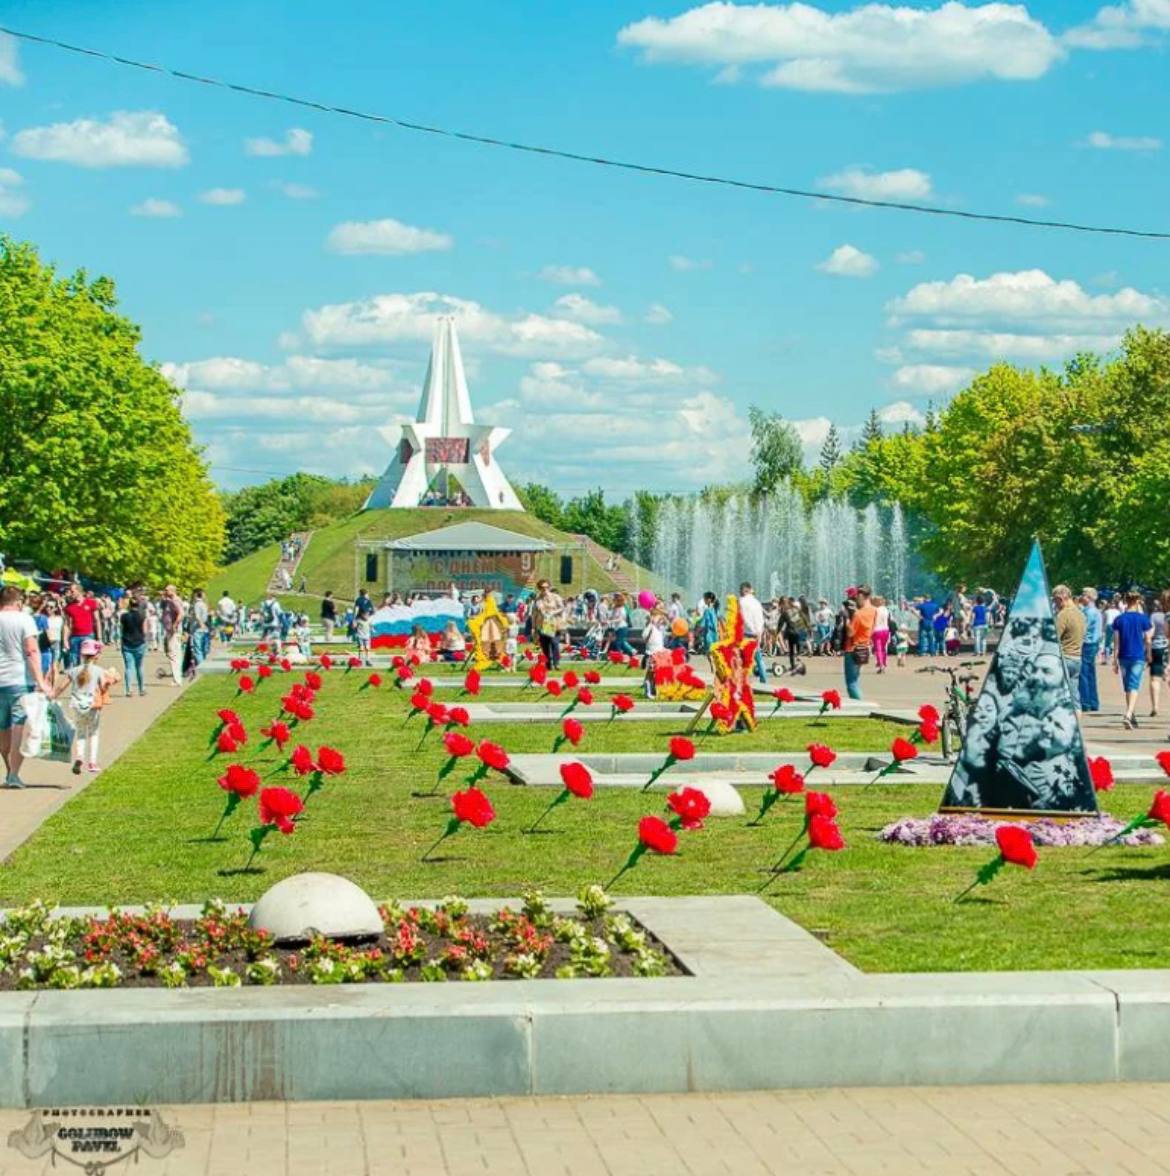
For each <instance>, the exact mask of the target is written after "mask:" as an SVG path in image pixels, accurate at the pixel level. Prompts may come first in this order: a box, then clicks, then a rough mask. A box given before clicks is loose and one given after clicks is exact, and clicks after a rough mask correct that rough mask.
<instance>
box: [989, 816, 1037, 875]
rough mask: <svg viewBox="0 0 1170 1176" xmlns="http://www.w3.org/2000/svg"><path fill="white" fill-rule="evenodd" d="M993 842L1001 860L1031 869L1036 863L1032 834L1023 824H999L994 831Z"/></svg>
mask: <svg viewBox="0 0 1170 1176" xmlns="http://www.w3.org/2000/svg"><path fill="white" fill-rule="evenodd" d="M995 843H996V845H998V846H999V852H1000V853H1001V854H1002V855H1003V860H1004V861H1005V862H1008V863H1010V864H1011V865H1013V866H1023V867H1024V869H1025V870H1031V869H1033V868H1034V867H1035V865H1036V846H1035V845H1034V844H1033V842H1032V834H1031V833H1029V832H1028V830H1027V829H1025V828H1024V826H1023V825H1000V826H999V827H998V828H997V829H996V831H995Z"/></svg>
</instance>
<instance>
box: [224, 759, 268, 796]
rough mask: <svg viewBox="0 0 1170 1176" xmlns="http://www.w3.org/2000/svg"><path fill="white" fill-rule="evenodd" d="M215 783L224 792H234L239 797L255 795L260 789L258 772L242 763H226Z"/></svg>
mask: <svg viewBox="0 0 1170 1176" xmlns="http://www.w3.org/2000/svg"><path fill="white" fill-rule="evenodd" d="M217 783H218V784H219V786H220V787H221V788H222V789H223V790H224V792H234V793H235V794H236V795H237V796H239V797H241V798H244V797H248V796H255V795H256V793H257V792H258V791H259V789H260V774H259V773H258V772H254V771H253V770H252V769H251V768H246V767H244V765H243V764H228V766H227V771H225V772H224V774H223V775H222V776H220V778H219V780H218V781H217Z"/></svg>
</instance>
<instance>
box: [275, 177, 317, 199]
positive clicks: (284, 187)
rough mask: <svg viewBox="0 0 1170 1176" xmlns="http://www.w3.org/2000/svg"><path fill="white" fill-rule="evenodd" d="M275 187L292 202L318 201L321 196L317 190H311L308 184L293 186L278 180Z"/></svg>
mask: <svg viewBox="0 0 1170 1176" xmlns="http://www.w3.org/2000/svg"><path fill="white" fill-rule="evenodd" d="M273 186H274V187H275V188H276V190H277V191H278V192H281V193H283V194H284V195H285V196H287V197H288V198H289V199H290V200H316V198H317V197H318V196H320V195H321V193H320V192H318V191H317V189H316V188H311V187H309V185H308V184H293V183H288V182H286V181H284V180H277V181H276V183H275V184H274V185H273Z"/></svg>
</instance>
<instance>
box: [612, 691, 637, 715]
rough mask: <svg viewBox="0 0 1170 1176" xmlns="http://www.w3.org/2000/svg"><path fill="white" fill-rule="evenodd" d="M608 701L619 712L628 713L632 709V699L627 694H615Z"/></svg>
mask: <svg viewBox="0 0 1170 1176" xmlns="http://www.w3.org/2000/svg"><path fill="white" fill-rule="evenodd" d="M609 701H610V704H611V705H612V706H613V709H614V710H615V711H617V712H618V713H619V714H623V715H624V714H628V713H629V712H630V711H632V710H633V709H634V700H633V699H632V698H631V697H630V696H629V695H628V694H615V695H614V696H613V698H611V699H610V700H609Z"/></svg>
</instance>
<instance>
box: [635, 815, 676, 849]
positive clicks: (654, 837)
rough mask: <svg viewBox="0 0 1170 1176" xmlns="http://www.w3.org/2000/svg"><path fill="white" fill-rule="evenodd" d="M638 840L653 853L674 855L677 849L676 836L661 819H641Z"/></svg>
mask: <svg viewBox="0 0 1170 1176" xmlns="http://www.w3.org/2000/svg"><path fill="white" fill-rule="evenodd" d="M638 840H639V841H640V842H641V843H642V844H643V845H644V846H645V847H646V848H647V849H649V850H653V852H654V853H674V851H675V850H676V849H677V848H678V834H677V833H676V832H675V831H674V830H673V829H672V828H671V827H670V826H669V825H668V824H667V823H666V822H665V821H664V820H663V819H662V818H661V817H643V818H642V819H641V820H640V821H639V822H638Z"/></svg>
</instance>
